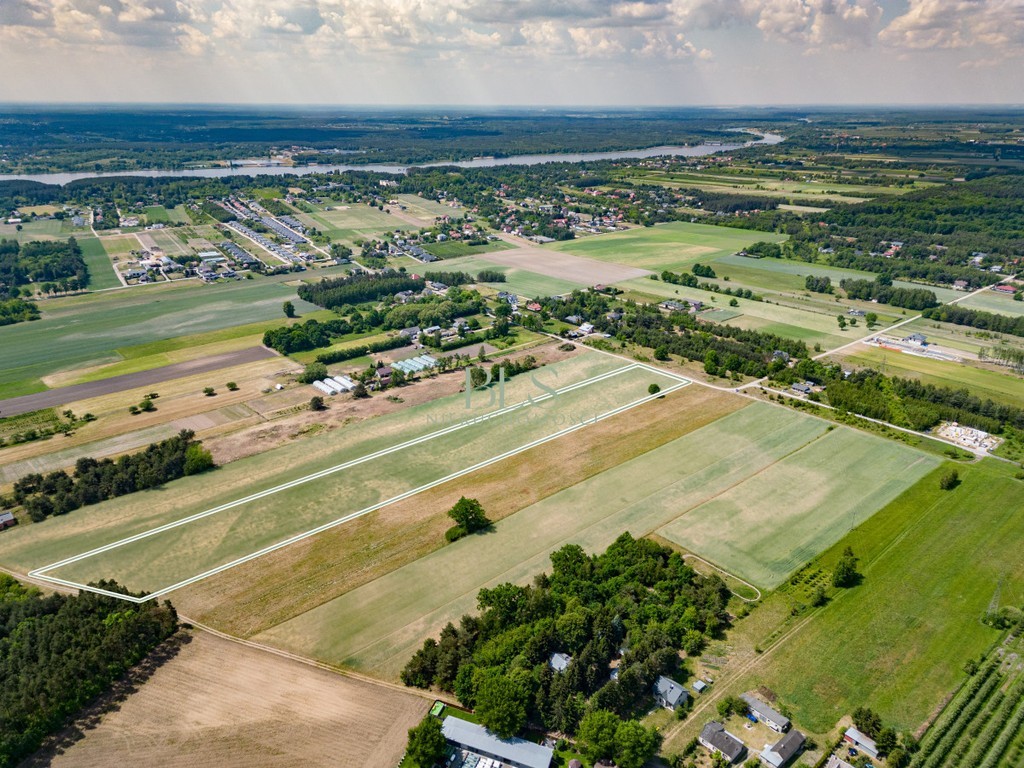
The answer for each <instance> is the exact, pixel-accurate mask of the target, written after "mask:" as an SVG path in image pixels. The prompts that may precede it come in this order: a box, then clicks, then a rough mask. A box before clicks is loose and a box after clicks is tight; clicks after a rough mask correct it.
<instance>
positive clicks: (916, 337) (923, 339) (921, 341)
mask: <svg viewBox="0 0 1024 768" xmlns="http://www.w3.org/2000/svg"><path fill="white" fill-rule="evenodd" d="M903 341H905V342H906V343H907V344H915V345H917V346H919V347H923V346H926V345H927V344H928V337H927V336H925V335H924V334H923V333H912V334H910V335H909V336H907V337H906V338H905V339H904V340H903Z"/></svg>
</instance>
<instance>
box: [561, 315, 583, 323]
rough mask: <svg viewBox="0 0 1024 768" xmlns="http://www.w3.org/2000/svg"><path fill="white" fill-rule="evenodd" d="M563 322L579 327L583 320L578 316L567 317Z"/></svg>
mask: <svg viewBox="0 0 1024 768" xmlns="http://www.w3.org/2000/svg"><path fill="white" fill-rule="evenodd" d="M565 322H567V323H572V324H573V325H579V324H580V323H582V322H583V318H582V317H580V316H579V315H568V316H567V317H566V318H565Z"/></svg>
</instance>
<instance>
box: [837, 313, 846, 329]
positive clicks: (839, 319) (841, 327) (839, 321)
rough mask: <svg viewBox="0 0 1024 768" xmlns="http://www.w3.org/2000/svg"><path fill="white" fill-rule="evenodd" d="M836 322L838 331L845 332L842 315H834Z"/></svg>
mask: <svg viewBox="0 0 1024 768" xmlns="http://www.w3.org/2000/svg"><path fill="white" fill-rule="evenodd" d="M836 321H837V322H838V323H839V330H840V331H845V330H846V318H845V317H843V316H842V315H836Z"/></svg>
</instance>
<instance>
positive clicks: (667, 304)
mask: <svg viewBox="0 0 1024 768" xmlns="http://www.w3.org/2000/svg"><path fill="white" fill-rule="evenodd" d="M660 306H661V308H662V309H667V310H669V311H670V312H686V311H687V310H688V309H689V308H690V307H689V306H688V305H686V304H684V303H683V302H681V301H671V300H669V301H663V302H661V305H660Z"/></svg>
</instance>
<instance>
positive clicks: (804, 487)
mask: <svg viewBox="0 0 1024 768" xmlns="http://www.w3.org/2000/svg"><path fill="white" fill-rule="evenodd" d="M940 462H941V460H940V459H939V458H938V457H936V456H930V455H928V454H924V453H920V452H918V451H915V450H913V449H912V448H907V447H905V446H902V445H899V444H898V443H894V442H892V441H888V440H885V439H883V438H879V437H874V436H871V435H866V434H863V433H860V432H855V431H853V430H850V429H838V430H834V431H832V432H829V433H827V434H825V435H824V436H822V437H820V438H819V439H817V440H815V441H813V442H810V443H808V444H807V445H806V446H804V447H802V448H801V449H800V450H798V451H796V452H794V453H792V454H790V455H789V456H787V457H786V458H784V459H783V460H782V461H780V462H778V463H777V464H773V465H772V466H771V467H769V468H767V469H765V470H764V471H763V472H758V473H756V474H754V475H753V476H752V477H750V478H749V479H748V480H745V481H744V482H742V483H740V484H739V485H736V486H733V487H732V488H730V489H729V490H728V491H726V492H725V493H723V494H721V495H720V496H717V497H715V498H713V499H711V500H709V501H708V502H706V503H705V504H702V505H701V506H699V507H697V508H696V509H694V510H692V511H690V512H687V513H686V514H685V515H683V516H682V517H680V518H679V519H677V520H675V521H673V522H672V523H669V524H668V525H666V526H665V527H664V528H662V529H661V530H660V531H659V533H660V534H661V535H662V536H664V537H665V538H666V539H668V540H669V541H673V542H675V543H677V544H679V545H680V546H682V547H686V549H689V550H690V551H692V552H695V553H697V554H699V555H701V556H703V557H706V558H707V559H709V560H712V561H713V562H715V563H716V564H717V565H720V566H721V567H723V568H725V569H726V570H728V571H730V572H732V573H735V574H736V575H738V576H741V577H743V578H745V579H747V580H749V581H751V582H753V583H754V584H757V585H758V586H760V587H769V588H772V587H776V586H778V585H779V584H780V583H781V582H782V581H784V580H785V578H786V577H787V576H788V575H789V574H790V573H792V572H793V571H794V570H796V569H797V568H799V567H800V566H801V565H802V564H803V563H805V562H807V561H808V560H810V559H811V558H812V557H814V556H815V555H816V554H818V553H819V552H821V551H823V550H825V549H827V548H828V547H829V546H831V545H832V544H834V543H835V542H836V541H838V540H839V539H840V538H842V536H843V535H844V534H845V533H846V532H847V531H848V530H849V529H851V528H853V527H855V526H857V525H858V524H860V523H861V522H863V521H864V520H866V519H867V518H868V517H870V516H871V515H872V514H874V513H875V511H876V510H878V509H881V508H882V507H883V506H885V505H886V504H888V503H889V502H890V501H892V500H893V499H894V498H896V496H898V495H899V494H900V493H902V492H903V491H904V490H906V488H908V487H909V486H910V485H912V484H913V483H915V482H917V481H918V480H919V479H920V478H922V477H923V476H924V475H926V474H927V473H928V472H930V471H931V470H932V469H934V468H935V467H936V466H938V465H939V463H940Z"/></svg>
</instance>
